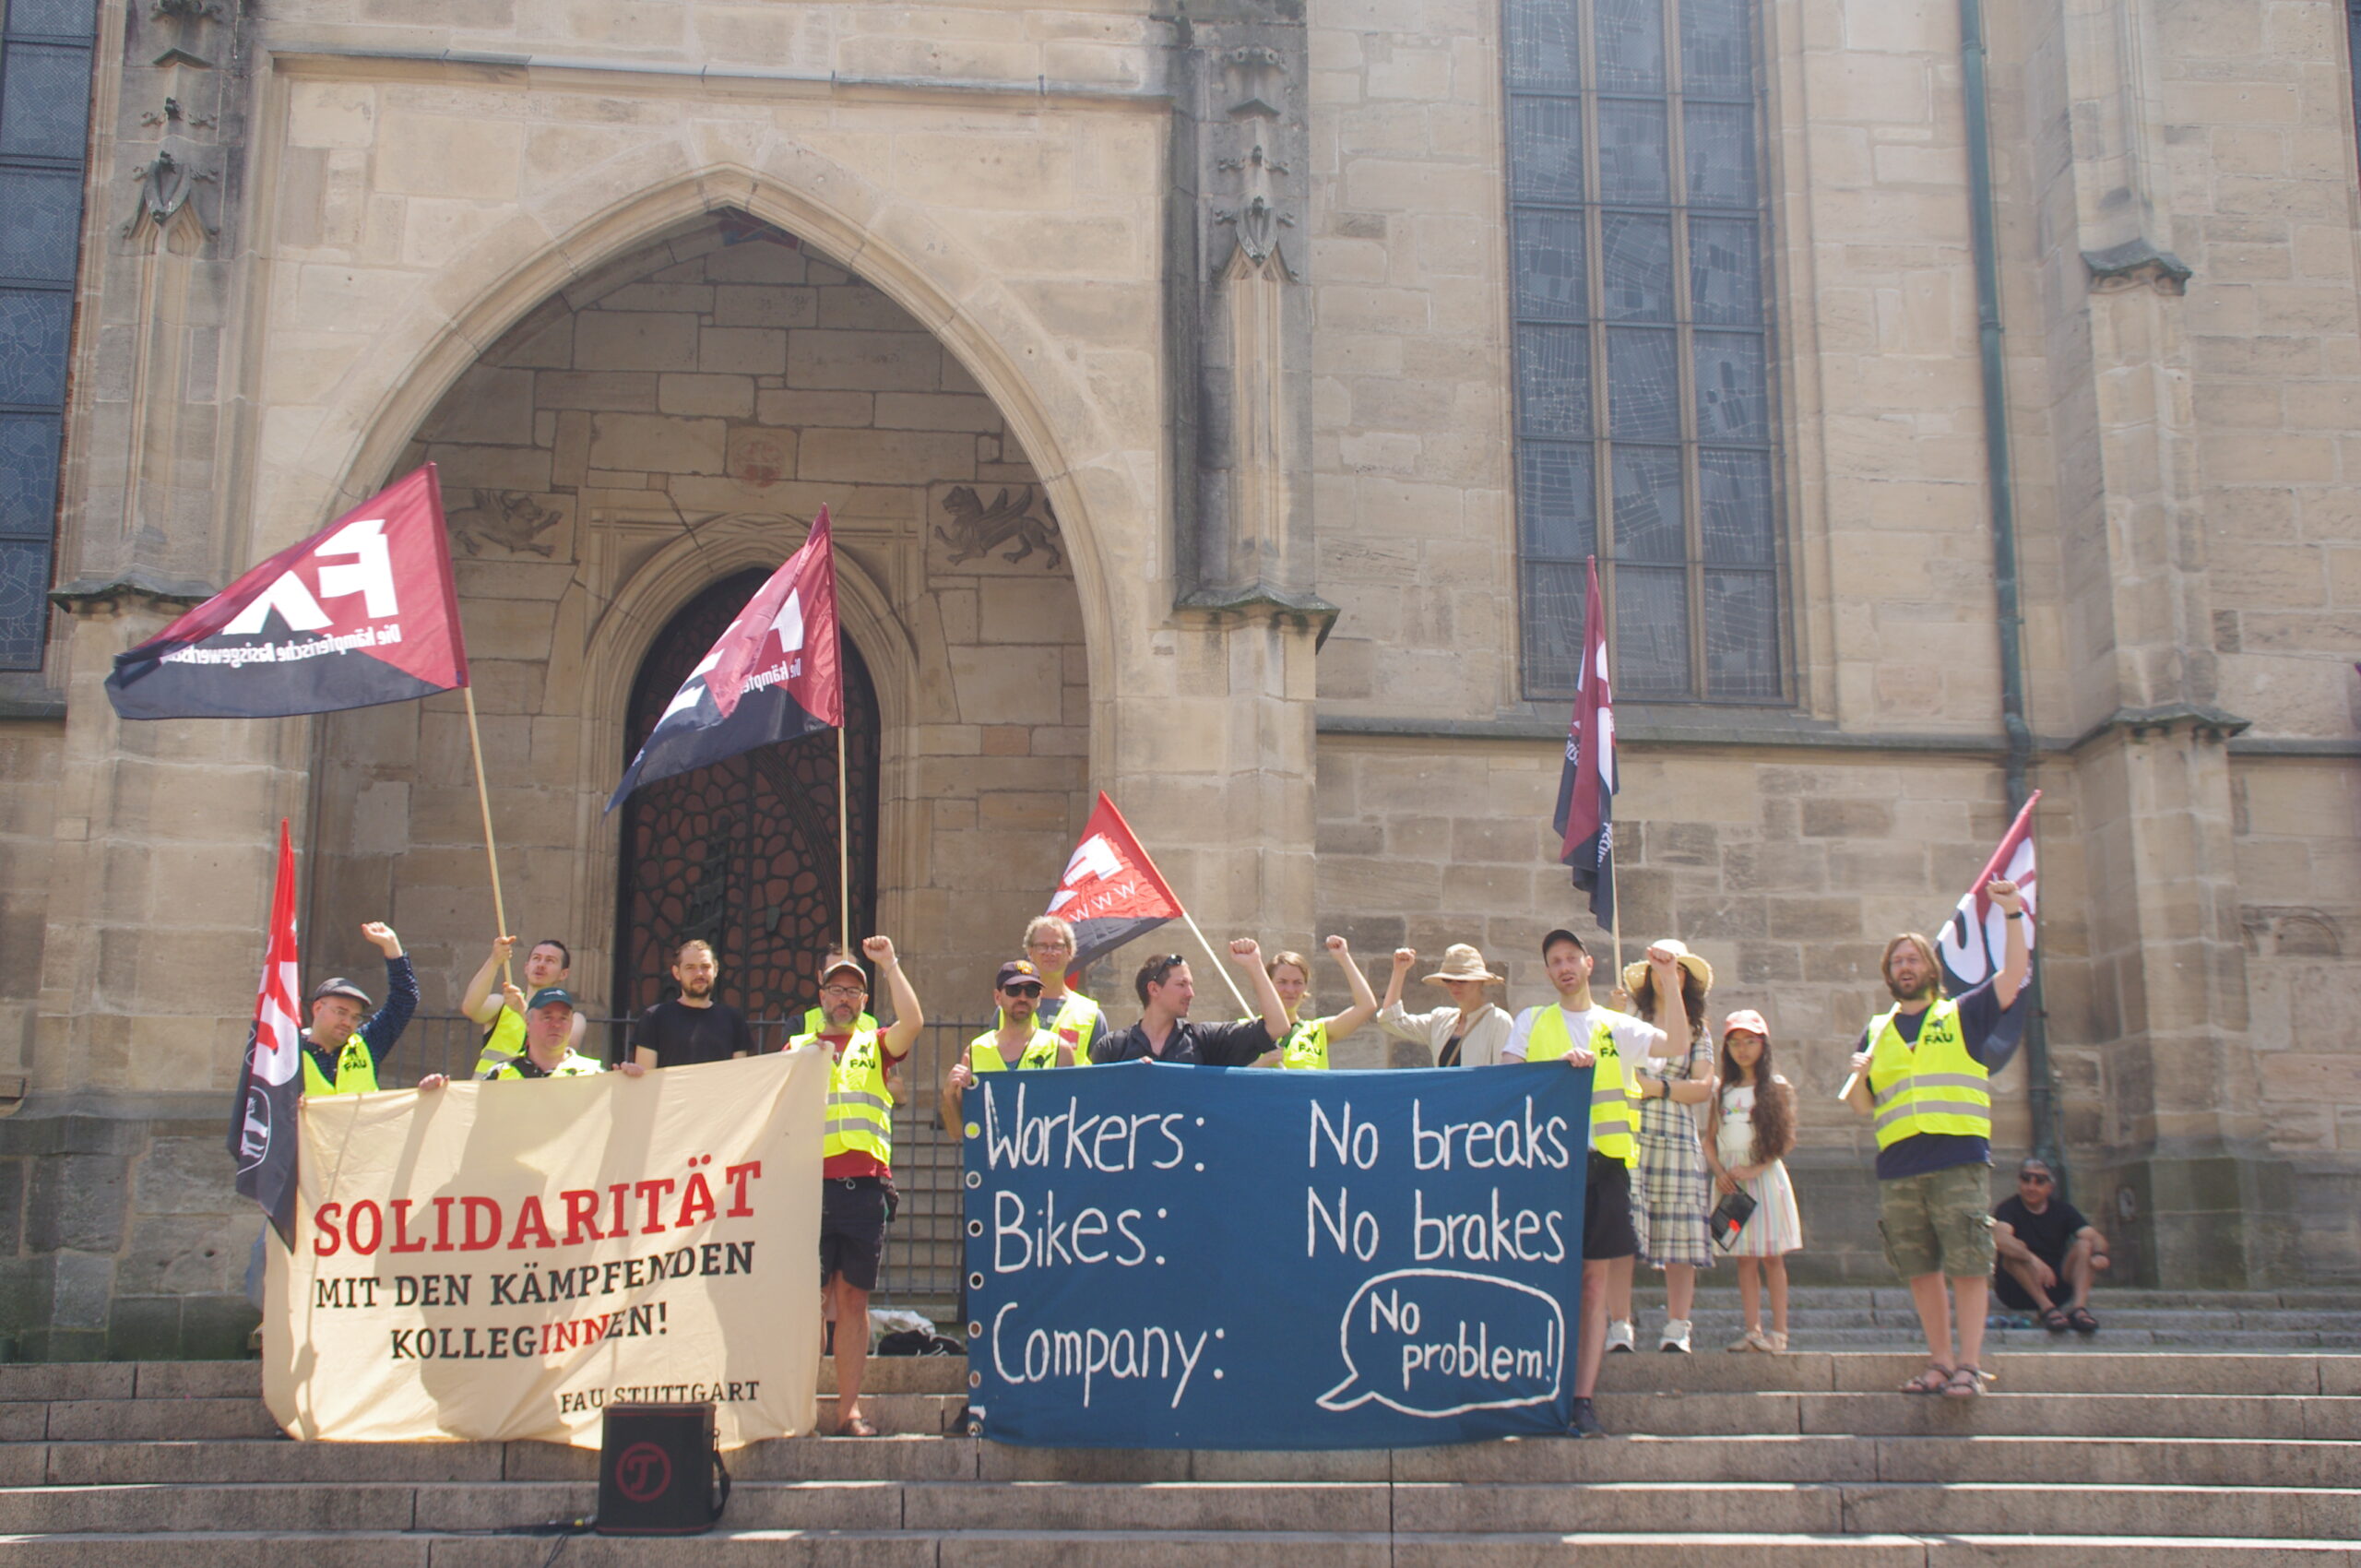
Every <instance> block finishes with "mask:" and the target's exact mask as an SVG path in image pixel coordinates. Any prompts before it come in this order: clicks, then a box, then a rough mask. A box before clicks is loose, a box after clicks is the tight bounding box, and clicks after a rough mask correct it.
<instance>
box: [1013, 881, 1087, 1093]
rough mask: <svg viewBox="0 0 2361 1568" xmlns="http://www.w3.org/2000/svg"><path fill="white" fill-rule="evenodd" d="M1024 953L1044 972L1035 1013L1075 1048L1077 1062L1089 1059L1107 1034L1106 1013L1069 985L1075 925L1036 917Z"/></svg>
mask: <svg viewBox="0 0 2361 1568" xmlns="http://www.w3.org/2000/svg"><path fill="white" fill-rule="evenodd" d="M1025 956H1026V961H1027V962H1029V963H1030V964H1031V965H1032V966H1033V967H1034V968H1036V969H1038V970H1039V971H1040V974H1041V1005H1040V1007H1039V1008H1038V1009H1037V1010H1036V1011H1035V1013H1034V1016H1035V1017H1036V1018H1037V1019H1038V1020H1039V1022H1040V1026H1041V1028H1045V1029H1048V1030H1049V1031H1050V1033H1052V1034H1054V1035H1056V1036H1057V1037H1058V1038H1059V1039H1062V1040H1064V1041H1065V1042H1066V1043H1067V1044H1068V1045H1071V1046H1073V1047H1074V1059H1075V1060H1076V1061H1078V1062H1085V1063H1086V1062H1088V1061H1089V1060H1090V1053H1091V1051H1092V1050H1093V1048H1095V1047H1096V1046H1097V1044H1098V1042H1099V1040H1101V1039H1104V1038H1105V1037H1106V1034H1107V1015H1106V1013H1105V1012H1104V1011H1103V1010H1101V1009H1100V1007H1099V1005H1098V1004H1097V1003H1096V1002H1093V1001H1092V1000H1091V999H1090V998H1089V997H1087V996H1085V995H1084V994H1083V993H1082V992H1078V991H1075V990H1074V989H1073V988H1072V987H1070V986H1068V985H1067V984H1066V968H1067V966H1068V965H1070V964H1072V963H1073V962H1074V927H1073V926H1072V925H1070V924H1068V923H1067V922H1066V921H1065V920H1063V919H1062V917H1060V916H1057V915H1036V916H1034V917H1033V919H1032V921H1030V922H1029V923H1028V924H1027V925H1026V928H1025ZM1000 1021H1001V1022H1002V1023H1006V1022H1007V1021H1008V1020H1007V1019H1005V1018H1003V1019H1001V1020H1000Z"/></svg>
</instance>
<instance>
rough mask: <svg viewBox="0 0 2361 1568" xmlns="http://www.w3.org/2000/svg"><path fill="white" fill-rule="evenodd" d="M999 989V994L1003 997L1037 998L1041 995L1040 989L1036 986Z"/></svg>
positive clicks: (1006, 986) (1013, 986) (1010, 986)
mask: <svg viewBox="0 0 2361 1568" xmlns="http://www.w3.org/2000/svg"><path fill="white" fill-rule="evenodd" d="M1000 989H1001V993H1002V994H1003V995H1004V996H1038V995H1040V994H1041V988H1040V987H1039V986H1038V985H1004V986H1002V987H1001V988H1000Z"/></svg>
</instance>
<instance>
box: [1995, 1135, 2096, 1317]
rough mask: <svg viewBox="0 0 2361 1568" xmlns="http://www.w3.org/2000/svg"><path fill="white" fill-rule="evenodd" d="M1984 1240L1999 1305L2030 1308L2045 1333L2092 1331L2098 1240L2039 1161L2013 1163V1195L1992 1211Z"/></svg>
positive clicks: (2023, 1310)
mask: <svg viewBox="0 0 2361 1568" xmlns="http://www.w3.org/2000/svg"><path fill="white" fill-rule="evenodd" d="M1992 1244H1993V1246H1994V1247H1995V1248H1996V1249H1998V1251H1999V1254H2000V1258H1999V1266H1998V1267H1997V1268H1995V1269H1994V1270H1993V1273H1992V1289H1993V1292H1994V1293H1995V1294H1996V1295H1998V1296H1999V1298H2000V1304H2001V1305H2002V1306H2004V1307H2006V1308H2008V1309H2009V1310H2010V1311H2011V1312H2018V1313H2033V1314H2034V1315H2035V1317H2036V1318H2038V1319H2039V1320H2040V1322H2041V1326H2042V1327H2044V1328H2046V1329H2047V1330H2049V1332H2050V1333H2052V1334H2063V1333H2065V1332H2066V1331H2067V1330H2068V1329H2072V1330H2073V1331H2074V1332H2075V1333H2077V1334H2096V1333H2097V1332H2098V1331H2099V1320H2098V1319H2097V1318H2094V1317H2093V1316H2092V1315H2091V1308H2090V1300H2091V1286H2092V1284H2093V1283H2094V1279H2095V1277H2096V1276H2097V1274H2098V1272H2099V1271H2100V1270H2101V1269H2104V1268H2106V1266H2107V1256H2106V1237H2105V1236H2102V1235H2100V1234H2099V1232H2098V1229H2097V1227H2095V1226H2094V1225H2093V1224H2092V1223H2091V1222H2090V1221H2089V1220H2087V1219H2085V1218H2082V1210H2081V1209H2078V1208H2076V1207H2075V1206H2073V1205H2072V1204H2070V1203H2068V1202H2067V1201H2066V1200H2065V1199H2064V1198H2061V1197H2059V1196H2058V1178H2057V1176H2056V1175H2055V1174H2054V1173H2053V1172H2052V1171H2051V1170H2050V1169H2049V1165H2048V1162H2047V1161H2046V1160H2041V1159H2028V1160H2026V1161H2025V1162H2024V1163H2023V1165H2020V1166H2019V1167H2017V1195H2016V1196H2015V1197H2012V1198H2004V1199H2002V1200H2001V1202H2000V1204H1999V1206H1998V1207H1996V1208H1994V1209H1993V1211H1992Z"/></svg>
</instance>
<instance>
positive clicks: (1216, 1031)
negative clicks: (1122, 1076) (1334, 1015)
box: [1091, 936, 1287, 1067]
mask: <svg viewBox="0 0 2361 1568" xmlns="http://www.w3.org/2000/svg"><path fill="white" fill-rule="evenodd" d="M1229 958H1230V962H1231V963H1234V964H1236V965H1237V966H1238V967H1239V971H1240V973H1241V974H1244V975H1247V976H1249V977H1250V978H1251V979H1252V980H1253V982H1254V1004H1255V1006H1256V1007H1258V1008H1259V1009H1260V1010H1261V1016H1259V1017H1253V1018H1247V1019H1244V1020H1242V1021H1240V1022H1239V1023H1235V1024H1192V1023H1191V1022H1190V1021H1189V1008H1190V1006H1191V1005H1192V1004H1193V1003H1194V1002H1195V1000H1196V995H1197V985H1196V980H1194V979H1193V978H1192V976H1191V975H1190V973H1189V961H1188V960H1187V959H1186V958H1183V957H1182V956H1181V955H1180V954H1178V953H1167V954H1164V955H1162V956H1158V957H1155V958H1150V959H1149V960H1148V961H1147V962H1146V963H1145V964H1142V965H1141V966H1140V972H1139V973H1138V974H1137V975H1135V976H1133V980H1132V989H1133V991H1135V992H1138V993H1139V999H1140V1021H1139V1022H1138V1023H1136V1024H1133V1026H1132V1027H1131V1028H1128V1029H1125V1030H1124V1031H1123V1032H1122V1033H1121V1034H1119V1035H1113V1036H1110V1037H1109V1038H1107V1039H1102V1040H1100V1041H1099V1044H1098V1049H1097V1051H1093V1052H1092V1053H1091V1060H1092V1061H1093V1062H1097V1063H1109V1062H1141V1061H1147V1062H1175V1063H1183V1064H1185V1065H1188V1066H1204V1067H1251V1066H1252V1065H1253V1064H1254V1063H1255V1062H1256V1061H1257V1060H1258V1059H1259V1058H1261V1056H1262V1055H1263V1053H1264V1051H1269V1050H1270V1049H1271V1048H1272V1047H1273V1046H1274V1045H1275V1044H1277V1043H1278V1042H1279V1041H1280V1040H1282V1039H1286V1038H1287V1004H1286V1003H1284V1002H1282V1001H1280V1000H1279V991H1278V987H1276V986H1275V985H1273V984H1272V983H1271V977H1270V974H1269V972H1268V971H1267V970H1265V969H1264V968H1263V945H1262V944H1261V943H1258V942H1256V941H1255V940H1254V939H1253V938H1252V937H1251V936H1241V937H1240V938H1239V939H1238V940H1237V941H1235V942H1233V943H1231V944H1229Z"/></svg>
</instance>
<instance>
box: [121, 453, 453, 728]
mask: <svg viewBox="0 0 2361 1568" xmlns="http://www.w3.org/2000/svg"><path fill="white" fill-rule="evenodd" d="M467 683H468V650H467V647H466V645H465V644H464V643H463V642H462V641H461V639H460V636H459V595H458V589H457V586H456V585H455V584H454V583H453V582H452V580H451V542H450V539H449V537H448V536H447V535H446V534H445V531H444V528H443V498H442V493H441V489H440V487H439V486H438V485H437V483H436V481H435V477H434V465H433V464H432V463H429V464H427V465H426V466H425V467H424V468H422V469H419V470H418V471H417V472H415V473H413V474H410V475H409V476H408V477H406V478H404V479H400V480H397V481H395V482H394V483H392V484H391V485H388V486H387V487H386V489H384V490H382V491H380V492H378V493H376V494H375V495H373V496H371V497H370V498H369V499H368V500H367V501H364V502H362V504H361V505H358V506H355V507H354V508H353V509H352V510H351V511H350V512H347V513H346V514H345V515H344V516H343V517H338V519H337V520H336V521H335V522H333V523H330V524H329V525H328V526H327V527H326V528H325V529H322V530H320V531H319V532H318V533H315V534H314V535H313V536H312V537H311V538H309V539H307V540H303V542H302V543H300V544H291V545H289V546H288V547H287V548H286V549H284V550H282V551H280V552H279V553H278V554H276V555H274V556H272V557H271V558H270V559H269V560H267V561H266V562H264V563H263V564H261V565H259V566H256V567H255V569H254V570H252V571H250V572H248V573H247V574H246V575H245V576H243V577H240V578H239V579H238V580H237V581H236V582H234V583H231V585H230V586H229V587H228V588H224V589H222V590H221V591H220V592H219V593H217V594H215V595H214V596H213V597H212V598H211V599H208V600H206V601H205V602H204V603H203V604H200V605H198V606H197V607H196V609H194V610H192V611H190V612H188V613H187V614H185V615H183V616H182V617H181V618H180V619H179V620H177V621H174V622H173V623H172V624H171V625H169V626H167V627H165V628H164V629H163V631H162V632H160V633H159V634H158V635H157V636H155V637H153V638H152V639H150V640H149V641H148V642H145V643H142V644H141V645H140V646H139V647H135V648H133V649H132V650H131V651H130V652H128V653H119V654H117V655H115V660H114V673H113V674H111V675H109V676H108V677H107V700H108V701H110V702H112V703H113V704H114V710H115V712H116V713H118V714H120V715H122V716H123V717H124V718H125V719H271V718H280V717H284V716H286V715H289V714H296V713H333V712H335V711H336V710H337V709H338V708H346V707H374V706H375V705H377V704H379V703H387V702H405V701H408V700H409V698H412V697H422V696H425V695H429V694H430V693H433V692H447V691H450V690H452V689H454V688H455V687H458V686H464V685H466V684H467Z"/></svg>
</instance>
